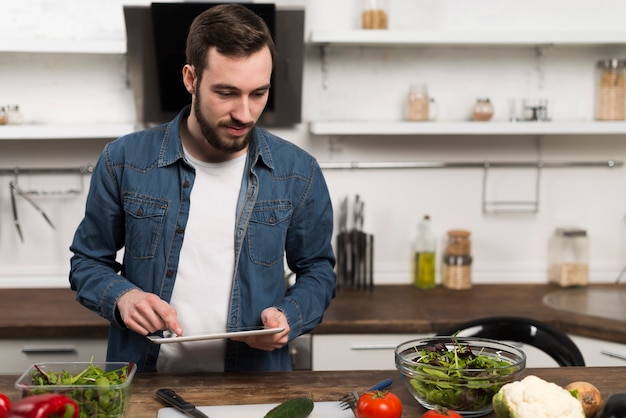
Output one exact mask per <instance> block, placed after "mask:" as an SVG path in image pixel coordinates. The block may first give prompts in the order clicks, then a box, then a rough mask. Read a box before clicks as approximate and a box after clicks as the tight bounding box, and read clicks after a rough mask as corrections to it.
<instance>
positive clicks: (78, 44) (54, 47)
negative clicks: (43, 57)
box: [0, 39, 126, 55]
mask: <svg viewBox="0 0 626 418" xmlns="http://www.w3.org/2000/svg"><path fill="white" fill-rule="evenodd" d="M5 52H17V53H46V54H122V55H123V54H125V53H126V39H113V40H64V39H18V40H16V39H2V40H0V53H5Z"/></svg>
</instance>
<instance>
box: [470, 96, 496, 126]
mask: <svg viewBox="0 0 626 418" xmlns="http://www.w3.org/2000/svg"><path fill="white" fill-rule="evenodd" d="M493 111H494V110H493V104H492V103H491V101H490V100H489V99H487V98H484V99H480V98H479V99H476V103H474V107H473V108H472V119H474V120H476V121H481V122H486V121H488V120H491V118H492V117H493Z"/></svg>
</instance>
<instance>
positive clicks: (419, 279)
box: [413, 215, 437, 289]
mask: <svg viewBox="0 0 626 418" xmlns="http://www.w3.org/2000/svg"><path fill="white" fill-rule="evenodd" d="M436 247H437V241H436V239H435V235H434V234H433V231H432V229H431V225H430V216H429V215H424V219H422V221H421V222H420V223H419V224H418V226H417V238H416V239H415V245H414V248H413V253H414V256H413V257H414V258H413V285H414V286H415V287H417V288H418V289H432V288H434V287H435V250H436Z"/></svg>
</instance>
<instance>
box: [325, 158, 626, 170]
mask: <svg viewBox="0 0 626 418" xmlns="http://www.w3.org/2000/svg"><path fill="white" fill-rule="evenodd" d="M623 165H624V162H623V161H615V160H607V161H541V160H539V161H482V162H481V161H477V162H442V161H386V162H383V161H348V162H325V163H324V162H323V163H320V166H321V167H322V169H324V170H349V169H415V168H419V169H424V168H484V169H489V168H570V167H607V168H614V167H622V166H623Z"/></svg>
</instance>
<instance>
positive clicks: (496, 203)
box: [320, 160, 624, 214]
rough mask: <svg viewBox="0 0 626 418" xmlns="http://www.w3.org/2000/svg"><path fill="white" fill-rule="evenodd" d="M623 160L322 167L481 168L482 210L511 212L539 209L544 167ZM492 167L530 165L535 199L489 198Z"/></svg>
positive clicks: (616, 163) (609, 165)
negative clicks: (533, 175)
mask: <svg viewBox="0 0 626 418" xmlns="http://www.w3.org/2000/svg"><path fill="white" fill-rule="evenodd" d="M623 164H624V163H623V162H622V161H615V160H607V161H541V160H539V161H532V162H528V161H504V162H503V161H483V162H432V161H427V162H424V161H414V162H406V161H404V162H402V161H399V162H378V161H373V162H357V161H352V162H343V163H341V162H339V163H320V166H321V167H322V169H327V170H350V169H414V168H417V169H428V168H432V169H436V168H439V169H442V168H481V169H482V170H483V182H482V211H483V213H492V214H493V213H508V214H529V213H530V214H536V213H538V212H539V196H540V193H539V189H540V178H541V170H542V169H544V168H570V167H600V168H602V167H606V168H614V167H621V166H623ZM493 168H531V169H534V170H535V171H536V177H535V181H534V184H535V193H534V200H488V199H487V194H488V193H487V174H488V172H489V170H490V169H493Z"/></svg>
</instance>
